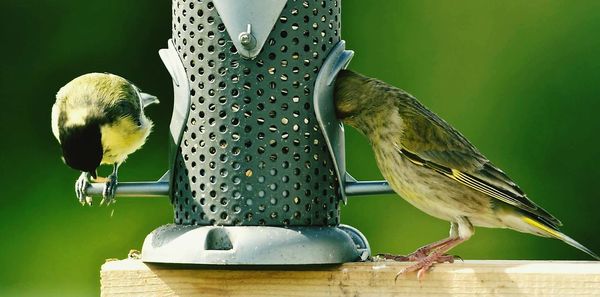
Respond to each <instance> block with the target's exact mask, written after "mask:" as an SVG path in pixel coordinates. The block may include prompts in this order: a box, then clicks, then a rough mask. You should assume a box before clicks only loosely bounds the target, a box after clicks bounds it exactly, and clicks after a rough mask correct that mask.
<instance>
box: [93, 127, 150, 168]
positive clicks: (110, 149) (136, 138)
mask: <svg viewBox="0 0 600 297" xmlns="http://www.w3.org/2000/svg"><path fill="white" fill-rule="evenodd" d="M151 129H152V122H151V121H150V120H148V119H147V118H146V117H144V116H142V117H141V125H137V123H135V122H134V121H133V120H132V119H131V118H130V117H125V118H122V119H119V120H117V121H116V122H114V123H111V124H106V125H103V126H101V127H100V131H101V133H102V147H103V148H104V152H103V154H104V155H103V157H102V164H114V163H121V162H123V161H125V159H127V155H129V154H131V153H133V152H135V151H136V150H138V149H139V148H141V147H142V145H144V143H145V142H146V138H147V137H148V135H149V134H150V130H151Z"/></svg>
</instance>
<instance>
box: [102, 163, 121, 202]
mask: <svg viewBox="0 0 600 297" xmlns="http://www.w3.org/2000/svg"><path fill="white" fill-rule="evenodd" d="M118 170H119V164H117V163H115V164H113V172H112V173H111V174H110V175H109V176H108V177H107V178H106V179H107V181H106V183H105V184H104V190H102V201H101V202H100V205H102V204H104V203H106V205H110V204H111V203H114V202H115V190H116V189H117V184H118V182H117V171H118Z"/></svg>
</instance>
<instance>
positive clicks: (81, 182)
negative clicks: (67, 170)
mask: <svg viewBox="0 0 600 297" xmlns="http://www.w3.org/2000/svg"><path fill="white" fill-rule="evenodd" d="M89 185H90V182H89V174H88V173H86V172H83V173H81V175H80V176H79V178H78V179H77V181H76V182H75V195H76V196H77V199H78V200H79V203H81V205H86V204H87V205H92V197H90V196H87V195H86V190H87V187H88V186H89Z"/></svg>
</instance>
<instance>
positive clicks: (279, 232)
mask: <svg viewBox="0 0 600 297" xmlns="http://www.w3.org/2000/svg"><path fill="white" fill-rule="evenodd" d="M370 252H371V251H370V248H369V243H368V242H367V240H366V238H365V237H364V236H363V235H362V234H361V233H360V232H359V231H358V230H356V229H354V228H353V227H350V226H347V225H340V226H338V227H287V228H284V227H272V226H188V225H175V224H169V225H165V226H161V227H159V228H157V229H156V230H154V231H152V233H150V234H148V236H146V239H145V240H144V246H143V247H142V261H144V262H151V263H178V264H208V265H296V264H336V263H344V262H355V261H364V260H366V259H367V258H368V257H369V256H370Z"/></svg>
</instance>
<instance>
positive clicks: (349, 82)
mask: <svg viewBox="0 0 600 297" xmlns="http://www.w3.org/2000/svg"><path fill="white" fill-rule="evenodd" d="M379 83H380V81H378V80H376V79H372V78H369V77H366V76H363V75H360V74H358V73H355V72H353V71H350V70H341V71H340V73H339V74H338V75H337V78H336V82H335V89H334V100H335V109H336V116H337V117H338V119H340V120H342V122H344V123H346V124H349V125H351V126H354V127H356V128H360V127H357V126H361V125H362V124H364V123H363V122H364V121H367V120H370V119H373V117H374V116H377V115H379V114H381V111H382V108H383V109H388V108H389V106H387V107H386V106H385V104H386V98H383V97H382V96H378V94H379V93H380V92H381V90H379Z"/></svg>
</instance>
